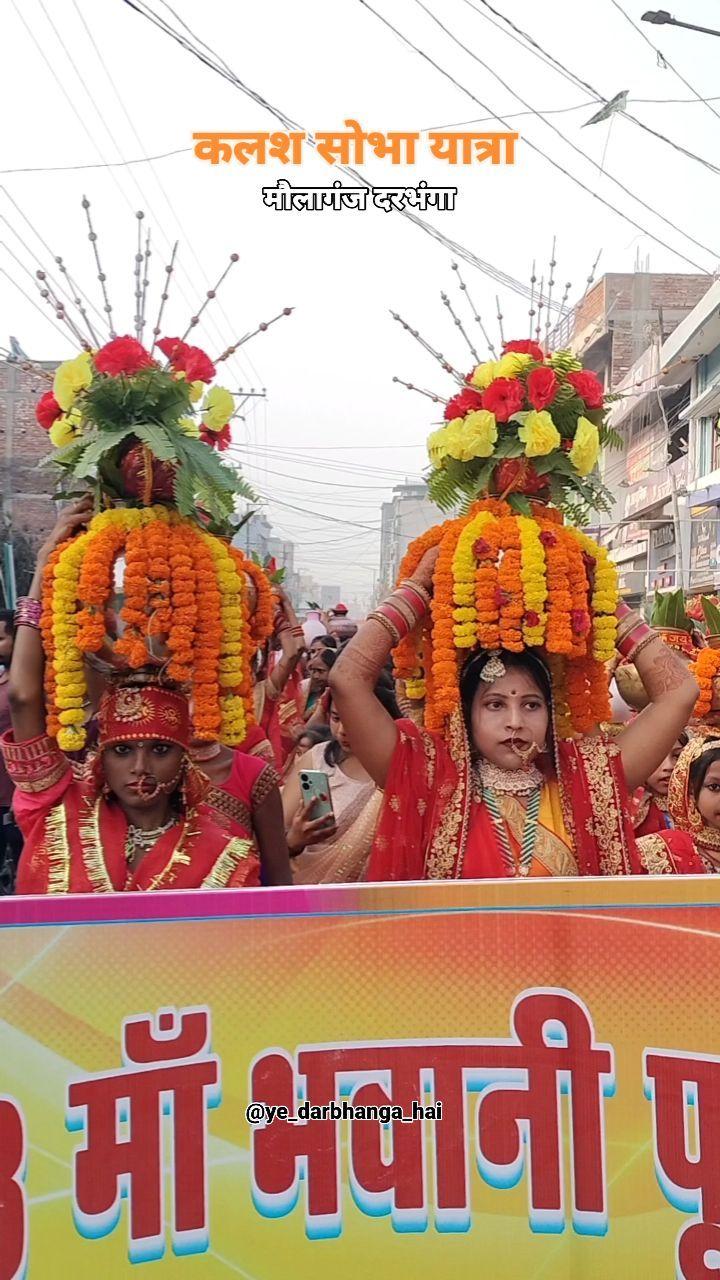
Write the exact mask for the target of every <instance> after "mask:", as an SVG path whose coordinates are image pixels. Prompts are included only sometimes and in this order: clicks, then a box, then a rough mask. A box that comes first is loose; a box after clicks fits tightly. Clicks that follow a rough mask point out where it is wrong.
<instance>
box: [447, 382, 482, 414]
mask: <svg viewBox="0 0 720 1280" xmlns="http://www.w3.org/2000/svg"><path fill="white" fill-rule="evenodd" d="M482 402H483V401H482V392H481V391H475V390H474V389H473V388H471V387H468V388H467V389H466V390H465V391H461V392H460V393H459V394H458V395H456V396H453V398H452V400H448V402H447V404H446V406H445V420H446V422H451V421H452V419H453V418H464V417H465V414H466V413H472V411H473V409H482Z"/></svg>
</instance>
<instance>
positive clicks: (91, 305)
mask: <svg viewBox="0 0 720 1280" xmlns="http://www.w3.org/2000/svg"><path fill="white" fill-rule="evenodd" d="M0 191H2V193H3V195H4V196H5V197H6V198H7V199H8V200H9V201H10V203H11V205H12V206H13V208H14V209H15V210H16V212H17V213H19V215H20V217H21V218H22V220H23V222H24V223H25V225H26V226H28V227H29V228H30V230H31V231H32V233H33V235H34V236H35V237H36V238H37V239H38V240H39V241H40V244H41V245H42V247H43V249H45V251H46V253H49V254H50V256H51V258H55V261H56V262H57V261H58V258H57V257H56V255H55V253H54V252H53V250H52V249H51V247H50V245H49V244H48V243H47V241H46V240H44V239H43V237H42V236H41V235H40V232H39V231H38V230H37V228H36V227H35V226H34V225H33V223H32V222H31V221H30V219H29V218H28V217H27V215H26V214H25V213H23V210H22V209H21V208H20V205H19V204H18V202H17V200H13V198H12V196H11V195H10V192H9V191H8V190H7V189H6V188H5V187H0ZM2 221H3V222H5V223H6V224H7V226H8V227H9V228H10V230H11V232H12V234H13V235H14V236H15V238H16V240H19V241H20V244H21V245H22V247H23V249H24V250H25V252H26V253H27V254H28V256H29V257H30V258H31V259H33V260H35V259H36V258H37V254H36V252H35V250H33V249H30V248H29V247H28V245H27V244H26V243H25V241H24V240H23V238H22V236H21V235H20V233H19V232H18V231H16V230H15V228H14V227H13V226H12V224H11V223H10V222H8V219H7V218H6V217H4V216H3V218H2ZM54 283H55V282H54ZM57 288H58V289H59V290H60V292H61V293H62V292H64V290H63V288H62V285H57ZM74 288H75V289H77V292H78V293H80V294H82V296H83V298H84V299H85V301H86V303H87V305H88V307H89V308H90V310H91V311H94V312H95V315H96V316H97V317H98V319H99V320H102V319H103V317H102V315H101V313H100V311H98V308H97V307H96V306H95V303H94V302H93V301H92V299H91V298H89V297H88V295H87V294H86V293H85V292H84V290H82V289H79V288H78V286H77V285H75V286H74Z"/></svg>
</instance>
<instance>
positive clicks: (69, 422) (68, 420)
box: [49, 409, 81, 449]
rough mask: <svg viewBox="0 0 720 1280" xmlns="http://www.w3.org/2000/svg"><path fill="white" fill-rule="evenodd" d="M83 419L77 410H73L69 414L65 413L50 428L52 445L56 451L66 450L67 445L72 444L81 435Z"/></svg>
mask: <svg viewBox="0 0 720 1280" xmlns="http://www.w3.org/2000/svg"><path fill="white" fill-rule="evenodd" d="M80 422H81V417H80V414H79V413H78V411H77V409H71V410H70V412H69V413H64V414H63V415H62V416H61V417H60V418H56V419H55V421H54V422H53V424H52V426H51V428H50V432H49V435H50V443H51V444H53V445H54V446H55V448H56V449H64V448H65V447H66V445H69V444H72V443H73V440H76V439H77V437H78V436H79V434H80Z"/></svg>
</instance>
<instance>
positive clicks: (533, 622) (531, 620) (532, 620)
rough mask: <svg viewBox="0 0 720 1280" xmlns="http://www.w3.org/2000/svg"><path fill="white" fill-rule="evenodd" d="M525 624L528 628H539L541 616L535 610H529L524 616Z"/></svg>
mask: <svg viewBox="0 0 720 1280" xmlns="http://www.w3.org/2000/svg"><path fill="white" fill-rule="evenodd" d="M523 622H524V623H525V626H526V627H539V626H540V614H539V613H536V612H535V610H534V609H528V610H527V612H526V613H525V615H524V616H523Z"/></svg>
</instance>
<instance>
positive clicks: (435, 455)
mask: <svg viewBox="0 0 720 1280" xmlns="http://www.w3.org/2000/svg"><path fill="white" fill-rule="evenodd" d="M456 421H458V422H460V421H462V419H460V418H458V419H456ZM427 448H428V456H429V458H430V461H431V463H432V465H433V466H434V467H435V468H436V469H437V468H438V467H441V466H442V463H443V458H446V457H447V453H448V449H447V427H438V429H437V431H433V432H432V434H431V435H429V436H428V441H427Z"/></svg>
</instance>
